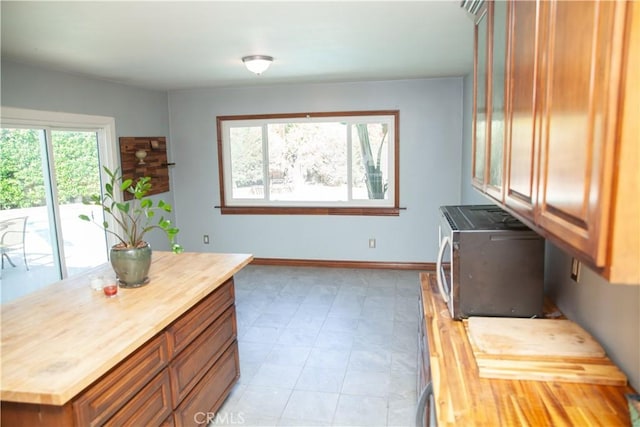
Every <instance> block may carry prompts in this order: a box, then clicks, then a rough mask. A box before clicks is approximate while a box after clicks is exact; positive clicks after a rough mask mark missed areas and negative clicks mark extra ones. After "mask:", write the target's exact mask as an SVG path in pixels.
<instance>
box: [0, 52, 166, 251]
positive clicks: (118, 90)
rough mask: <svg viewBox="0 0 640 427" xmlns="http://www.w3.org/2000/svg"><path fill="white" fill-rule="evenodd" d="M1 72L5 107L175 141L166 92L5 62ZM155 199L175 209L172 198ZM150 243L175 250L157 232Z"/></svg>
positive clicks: (150, 239)
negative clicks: (101, 120) (103, 119)
mask: <svg viewBox="0 0 640 427" xmlns="http://www.w3.org/2000/svg"><path fill="white" fill-rule="evenodd" d="M0 66H1V69H0V70H1V71H0V72H1V76H2V82H1V84H2V86H1V92H0V93H1V94H2V98H1V100H0V101H1V104H2V105H3V106H6V107H17V108H28V109H32V110H44V111H57V112H65V113H77V114H90V115H100V116H108V117H113V118H115V125H116V136H117V137H120V136H169V110H168V102H167V93H166V92H162V91H152V90H147V89H140V88H135V87H130V86H125V85H121V84H116V83H111V82H107V81H103V80H96V79H88V78H84V77H79V76H76V75H72V74H67V73H60V72H56V71H50V70H44V69H41V68H37V67H32V66H27V65H24V64H19V63H15V62H11V61H5V60H4V59H3V60H2V62H1V64H0ZM168 145H169V153H171V150H172V149H173V147H172V145H173V144H172V141H170V140H169V141H168ZM116 151H117V152H119V149H116ZM169 156H170V157H171V154H169ZM169 161H171V159H170V160H169ZM170 174H171V171H170ZM154 197H156V198H162V199H163V200H164V201H166V202H167V203H170V204H173V203H174V201H173V196H172V192H168V193H164V194H161V195H159V196H154ZM145 237H146V238H148V240H149V242H150V243H151V245H152V247H153V248H154V249H159V250H166V249H169V245H168V243H167V239H166V238H165V237H164V235H163V234H161V233H156V232H151V233H149V234H148V235H147V236H145Z"/></svg>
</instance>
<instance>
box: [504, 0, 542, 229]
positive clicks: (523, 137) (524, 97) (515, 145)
mask: <svg viewBox="0 0 640 427" xmlns="http://www.w3.org/2000/svg"><path fill="white" fill-rule="evenodd" d="M508 14H509V28H508V40H509V45H508V50H509V61H508V71H507V85H508V90H507V94H508V99H509V101H508V112H507V141H506V143H507V153H506V182H505V187H506V188H505V204H506V205H507V206H509V207H511V208H512V209H513V210H514V211H516V212H518V213H519V214H520V215H521V216H523V217H525V218H528V219H530V220H531V221H533V209H534V206H535V203H536V191H537V167H538V157H537V155H536V153H537V152H538V132H537V126H536V118H537V115H536V111H537V108H536V105H537V96H536V91H537V88H538V82H539V80H540V79H539V73H538V71H539V63H538V58H539V55H538V50H539V43H538V38H539V34H540V25H539V21H538V16H539V14H540V2H538V1H512V2H509V10H508Z"/></svg>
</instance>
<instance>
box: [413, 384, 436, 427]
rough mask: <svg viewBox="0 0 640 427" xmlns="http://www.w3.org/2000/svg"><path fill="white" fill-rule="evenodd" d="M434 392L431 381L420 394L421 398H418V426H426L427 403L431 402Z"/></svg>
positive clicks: (430, 409)
mask: <svg viewBox="0 0 640 427" xmlns="http://www.w3.org/2000/svg"><path fill="white" fill-rule="evenodd" d="M432 393H433V384H431V381H429V383H428V384H427V386H426V387H425V388H424V390H423V391H422V394H421V395H420V399H418V407H417V408H416V427H425V424H424V423H425V421H426V420H425V419H424V413H425V408H426V406H427V403H428V402H429V397H430V396H431V394H432ZM432 410H433V408H429V412H431V411H432Z"/></svg>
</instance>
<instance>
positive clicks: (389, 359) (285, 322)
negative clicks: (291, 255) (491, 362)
mask: <svg viewBox="0 0 640 427" xmlns="http://www.w3.org/2000/svg"><path fill="white" fill-rule="evenodd" d="M235 285H236V309H237V317H238V342H239V348H240V370H241V377H240V380H239V382H238V384H236V386H235V387H234V389H233V390H232V393H231V395H230V396H229V398H228V399H227V401H226V402H225V403H224V405H223V406H222V408H220V410H219V411H218V413H217V414H216V419H215V420H214V422H213V423H212V425H244V426H253V425H259V426H410V425H414V423H415V421H414V420H415V403H416V400H417V397H416V378H417V328H418V302H417V301H418V290H419V278H418V272H415V271H390V270H362V269H330V268H289V267H264V266H249V267H247V268H245V269H243V270H242V271H240V272H239V273H238V274H237V276H236V278H235Z"/></svg>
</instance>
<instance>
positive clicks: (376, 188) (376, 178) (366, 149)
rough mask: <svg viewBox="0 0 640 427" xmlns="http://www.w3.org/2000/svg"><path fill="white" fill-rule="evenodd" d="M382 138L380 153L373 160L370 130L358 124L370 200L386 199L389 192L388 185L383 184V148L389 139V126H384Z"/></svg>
mask: <svg viewBox="0 0 640 427" xmlns="http://www.w3.org/2000/svg"><path fill="white" fill-rule="evenodd" d="M382 126H383V128H382V131H383V133H382V138H381V140H380V145H379V146H378V153H377V156H376V159H375V161H374V159H373V152H372V150H371V142H370V141H369V130H368V129H367V125H366V124H357V125H356V129H357V130H358V137H359V139H360V150H361V151H362V160H363V163H364V167H365V173H366V178H367V179H366V184H367V193H368V194H369V199H384V194H385V193H386V192H387V187H388V184H387V183H383V182H382V168H381V160H382V147H383V146H384V143H385V139H386V137H387V133H388V129H387V125H386V124H383V125H382Z"/></svg>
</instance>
